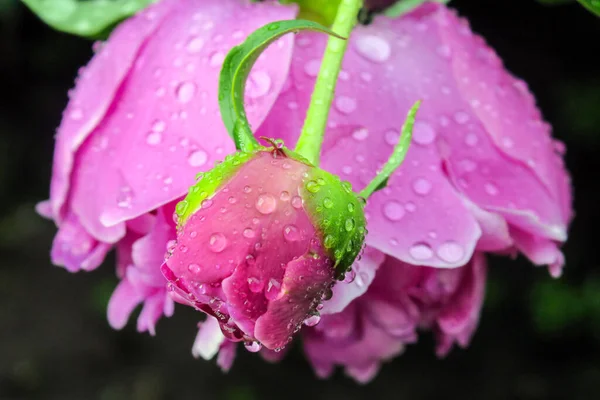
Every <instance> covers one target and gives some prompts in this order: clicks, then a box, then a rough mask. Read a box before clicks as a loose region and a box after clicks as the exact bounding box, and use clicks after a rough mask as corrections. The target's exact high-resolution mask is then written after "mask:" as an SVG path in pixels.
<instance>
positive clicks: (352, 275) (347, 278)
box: [344, 269, 356, 283]
mask: <svg viewBox="0 0 600 400" xmlns="http://www.w3.org/2000/svg"><path fill="white" fill-rule="evenodd" d="M354 279H356V271H355V270H354V269H351V270H350V271H348V272H346V274H345V275H344V283H352V282H354Z"/></svg>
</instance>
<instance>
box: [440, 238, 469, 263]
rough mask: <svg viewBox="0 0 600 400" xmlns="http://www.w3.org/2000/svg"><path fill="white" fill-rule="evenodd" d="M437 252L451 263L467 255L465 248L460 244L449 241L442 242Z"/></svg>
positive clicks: (441, 257)
mask: <svg viewBox="0 0 600 400" xmlns="http://www.w3.org/2000/svg"><path fill="white" fill-rule="evenodd" d="M436 253H437V255H438V257H439V258H440V259H442V260H444V261H446V262H449V263H456V262H458V261H460V260H462V258H463V257H464V255H465V250H464V249H463V247H462V246H461V245H460V244H458V243H456V242H453V241H448V242H445V243H443V244H441V245H440V247H438V249H437V252H436Z"/></svg>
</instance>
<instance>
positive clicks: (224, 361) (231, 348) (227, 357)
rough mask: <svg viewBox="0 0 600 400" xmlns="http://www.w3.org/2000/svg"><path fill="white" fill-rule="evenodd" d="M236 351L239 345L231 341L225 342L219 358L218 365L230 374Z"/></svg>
mask: <svg viewBox="0 0 600 400" xmlns="http://www.w3.org/2000/svg"><path fill="white" fill-rule="evenodd" d="M236 349H237V344H236V343H233V342H230V341H225V342H224V343H223V345H222V346H221V350H220V351H219V355H218V356H217V365H218V366H219V367H221V370H222V371H223V372H228V371H229V370H230V369H231V367H232V366H233V362H234V361H235V353H236Z"/></svg>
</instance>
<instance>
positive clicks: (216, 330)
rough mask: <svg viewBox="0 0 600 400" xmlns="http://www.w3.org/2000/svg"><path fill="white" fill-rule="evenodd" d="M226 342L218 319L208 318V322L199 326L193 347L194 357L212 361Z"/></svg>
mask: <svg viewBox="0 0 600 400" xmlns="http://www.w3.org/2000/svg"><path fill="white" fill-rule="evenodd" d="M224 341H225V336H223V334H222V333H221V328H220V327H219V322H217V319H216V318H213V317H210V316H207V317H206V321H204V322H200V323H199V324H198V335H196V340H194V345H193V346H192V355H193V356H194V357H195V358H198V357H202V358H203V359H205V360H210V359H212V358H213V357H214V356H215V355H216V354H217V353H218V352H219V348H220V347H221V345H222V344H223V342H224Z"/></svg>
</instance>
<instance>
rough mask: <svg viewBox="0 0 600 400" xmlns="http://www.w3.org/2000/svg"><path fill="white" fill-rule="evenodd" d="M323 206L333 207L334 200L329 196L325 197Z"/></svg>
mask: <svg viewBox="0 0 600 400" xmlns="http://www.w3.org/2000/svg"><path fill="white" fill-rule="evenodd" d="M323 207H325V208H331V207H333V201H332V200H331V199H330V198H329V197H325V198H324V199H323Z"/></svg>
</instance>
